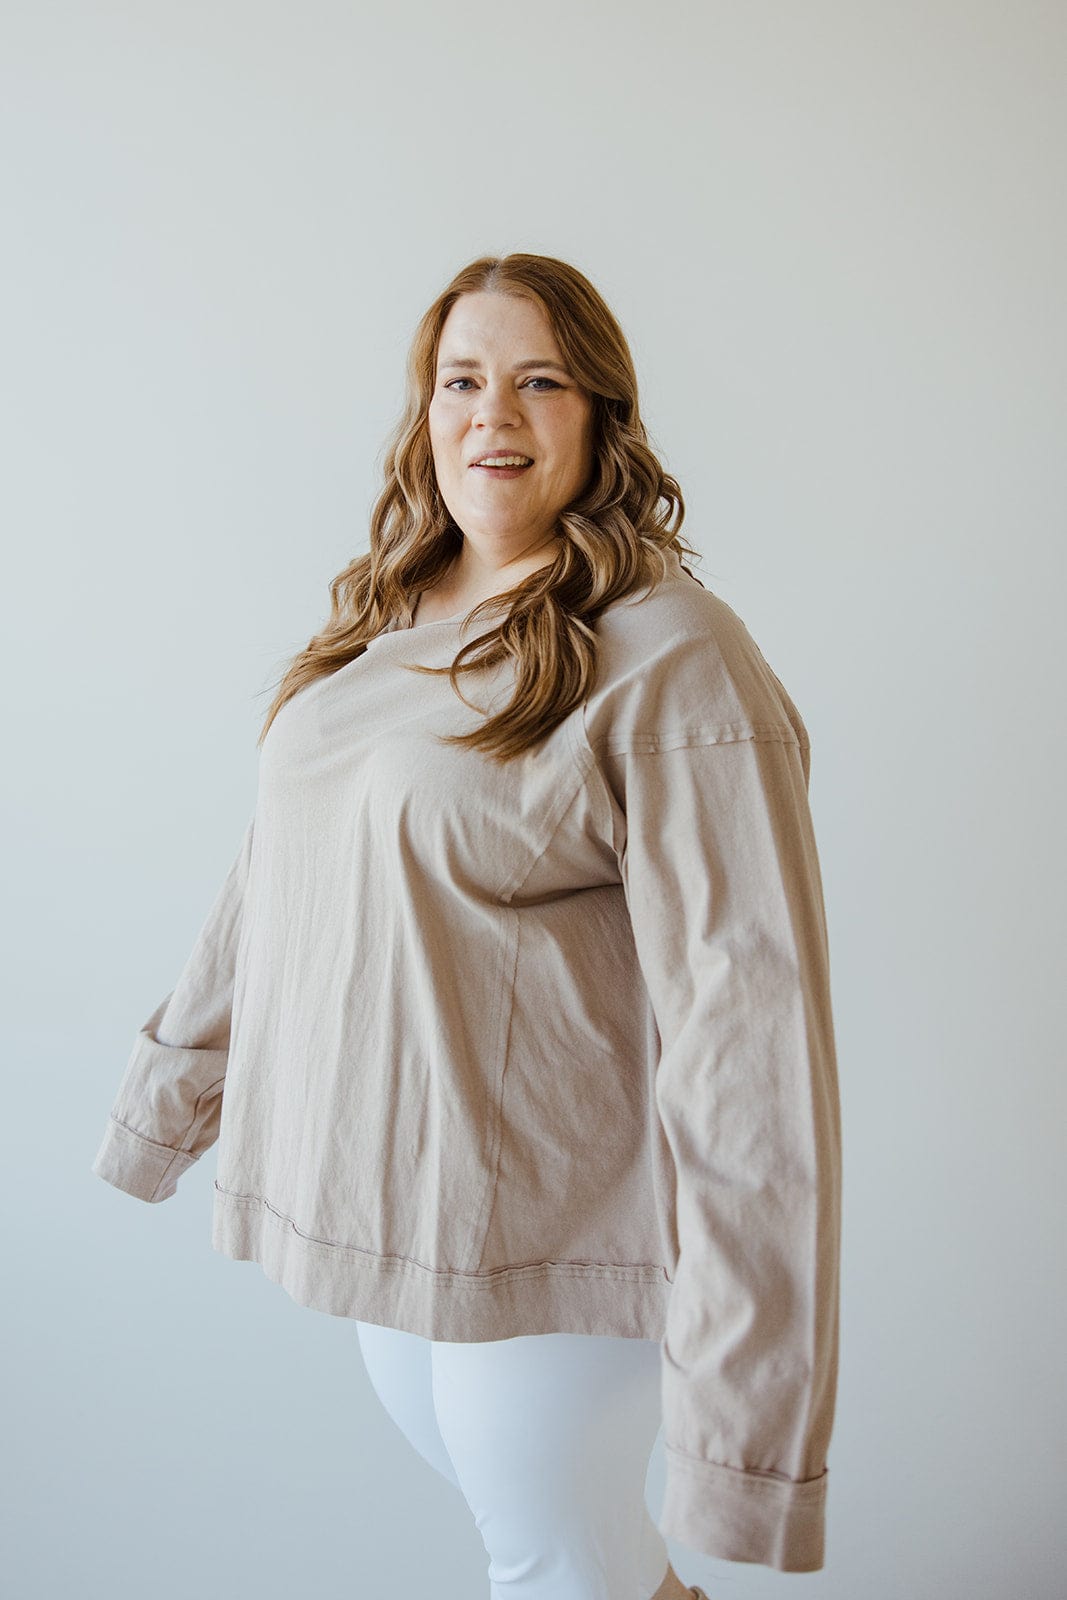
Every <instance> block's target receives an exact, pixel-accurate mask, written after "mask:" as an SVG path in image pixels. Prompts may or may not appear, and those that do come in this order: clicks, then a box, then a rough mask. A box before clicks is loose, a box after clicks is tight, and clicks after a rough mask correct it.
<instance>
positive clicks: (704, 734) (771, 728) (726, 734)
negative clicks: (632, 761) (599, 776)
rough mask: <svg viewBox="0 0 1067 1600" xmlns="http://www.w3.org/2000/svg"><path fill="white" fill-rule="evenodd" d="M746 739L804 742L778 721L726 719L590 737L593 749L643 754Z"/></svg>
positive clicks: (738, 742) (618, 753)
mask: <svg viewBox="0 0 1067 1600" xmlns="http://www.w3.org/2000/svg"><path fill="white" fill-rule="evenodd" d="M749 740H753V741H754V740H764V741H767V740H770V741H775V742H777V743H780V744H795V745H798V746H799V745H801V744H802V743H803V744H805V745H806V744H808V743H809V741H808V740H807V739H805V740H803V741H802V740H800V739H799V738H798V737H797V733H796V730H795V729H794V728H791V727H783V725H782V724H781V723H780V722H727V723H720V724H719V725H718V726H717V727H715V728H691V729H680V730H679V731H678V732H675V733H643V734H642V733H637V734H632V735H631V736H630V737H629V738H625V737H623V736H622V735H621V734H620V735H613V734H610V733H605V734H601V736H600V738H599V739H594V740H591V741H590V743H589V748H590V749H591V750H593V751H598V750H610V751H612V752H613V753H614V754H616V755H626V754H630V753H633V754H644V753H647V752H655V751H657V750H685V749H691V748H695V747H698V746H702V745H711V744H742V743H744V742H746V741H749Z"/></svg>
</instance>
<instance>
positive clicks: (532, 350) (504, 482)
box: [427, 292, 593, 565]
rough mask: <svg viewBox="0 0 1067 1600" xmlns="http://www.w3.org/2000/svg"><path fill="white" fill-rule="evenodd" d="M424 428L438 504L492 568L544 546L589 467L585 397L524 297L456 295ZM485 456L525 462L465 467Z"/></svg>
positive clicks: (539, 313)
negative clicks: (516, 468) (525, 461)
mask: <svg viewBox="0 0 1067 1600" xmlns="http://www.w3.org/2000/svg"><path fill="white" fill-rule="evenodd" d="M427 421H428V425H429V433H430V445H431V449H432V451H433V460H434V468H435V470H436V473H437V483H438V487H439V489H440V492H441V496H442V498H443V500H444V503H445V505H446V506H447V507H448V510H449V513H450V514H451V516H452V518H453V520H454V521H455V523H456V525H457V527H459V528H460V529H461V530H462V532H463V533H464V534H465V535H466V537H467V538H468V539H469V540H470V541H471V542H472V544H473V545H474V546H475V547H476V548H478V550H479V552H480V553H481V554H482V555H484V556H487V557H488V558H489V559H491V560H492V561H493V563H494V564H495V565H500V564H504V563H506V562H508V561H512V560H515V559H517V558H519V557H521V556H523V555H525V554H527V553H530V552H534V551H536V550H537V549H538V547H543V546H544V545H545V544H546V542H547V541H548V540H550V539H552V538H553V537H554V535H555V527H556V518H557V516H558V515H559V512H560V511H561V510H562V509H563V508H564V506H567V505H569V504H570V502H571V501H572V500H574V499H575V497H576V496H577V495H578V494H579V493H580V492H581V491H582V489H584V488H585V486H586V484H587V482H588V480H589V477H590V474H591V472H592V469H593V406H592V400H591V398H590V396H589V394H588V392H587V391H586V390H584V389H582V388H580V387H579V386H578V384H577V383H576V382H575V380H574V378H573V377H572V376H571V374H570V373H569V372H568V371H567V370H566V368H565V367H564V363H563V356H562V354H561V353H560V350H559V346H558V345H557V344H556V341H555V338H554V337H553V334H552V330H551V327H550V325H549V321H548V318H547V316H546V314H545V312H544V310H543V308H542V307H541V306H540V305H539V304H538V303H537V302H535V301H532V300H527V299H520V298H517V297H515V296H512V295H505V294H496V293H490V292H479V293H476V294H465V295H461V296H460V298H459V299H458V300H457V301H456V302H455V304H454V305H453V306H452V309H451V310H450V312H449V313H448V316H447V318H446V319H445V324H444V327H443V328H442V330H441V338H440V342H439V348H438V355H437V373H436V378H435V383H434V393H433V399H432V400H431V402H430V409H429V412H428V416H427ZM487 453H491V454H494V455H497V454H500V455H524V456H529V457H530V458H532V463H533V464H532V465H531V466H528V467H526V468H524V469H523V471H521V472H519V473H509V472H501V471H494V469H493V468H491V467H476V466H473V465H472V462H473V461H474V460H475V459H476V458H477V457H479V456H483V455H485V454H487Z"/></svg>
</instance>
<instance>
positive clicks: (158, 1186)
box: [91, 1117, 197, 1201]
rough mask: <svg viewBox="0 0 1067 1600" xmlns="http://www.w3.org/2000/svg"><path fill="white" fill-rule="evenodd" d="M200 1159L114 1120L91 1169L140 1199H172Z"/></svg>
mask: <svg viewBox="0 0 1067 1600" xmlns="http://www.w3.org/2000/svg"><path fill="white" fill-rule="evenodd" d="M196 1160H197V1157H196V1156H194V1155H190V1153H189V1152H188V1150H171V1149H169V1148H168V1147H167V1146H166V1145H162V1144H156V1143H154V1141H153V1140H151V1139H146V1138H144V1136H143V1135H142V1134H139V1133H134V1131H133V1129H132V1128H127V1127H126V1126H125V1125H124V1124H123V1123H121V1122H116V1121H115V1118H114V1117H111V1118H110V1119H109V1121H108V1125H107V1131H106V1132H105V1134H104V1138H103V1141H102V1143H101V1145H100V1148H99V1150H98V1151H97V1152H96V1158H95V1160H94V1161H93V1165H92V1169H91V1170H92V1171H93V1172H95V1173H96V1175H97V1177H98V1178H103V1179H104V1182H105V1183H110V1184H112V1185H113V1186H114V1187H115V1188H116V1189H122V1190H124V1191H125V1193H126V1194H132V1195H133V1196H134V1198H135V1199H137V1200H149V1201H157V1200H167V1199H169V1198H170V1196H171V1195H172V1194H173V1193H174V1191H175V1189H176V1188H177V1186H178V1179H179V1178H180V1177H181V1175H182V1173H183V1172H184V1171H185V1170H186V1168H187V1167H191V1166H192V1165H193V1162H194V1161H196Z"/></svg>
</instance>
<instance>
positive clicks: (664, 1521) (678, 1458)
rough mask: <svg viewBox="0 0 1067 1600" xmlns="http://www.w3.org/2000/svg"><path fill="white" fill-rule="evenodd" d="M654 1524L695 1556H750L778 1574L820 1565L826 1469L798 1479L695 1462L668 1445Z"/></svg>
mask: <svg viewBox="0 0 1067 1600" xmlns="http://www.w3.org/2000/svg"><path fill="white" fill-rule="evenodd" d="M665 1453H666V1461H667V1487H666V1491H665V1494H664V1499H663V1509H662V1511H661V1513H660V1519H659V1529H660V1532H661V1533H662V1534H663V1536H664V1538H666V1539H678V1540H679V1541H680V1542H681V1543H682V1544H684V1545H686V1546H687V1547H688V1548H689V1549H690V1550H695V1551H697V1552H698V1553H699V1554H700V1555H705V1556H713V1557H715V1558H717V1559H719V1560H723V1561H755V1562H759V1563H761V1564H762V1565H763V1566H767V1567H774V1568H775V1569H776V1570H777V1571H779V1572H818V1571H819V1570H820V1569H821V1568H822V1567H823V1566H824V1565H825V1526H826V1488H827V1479H828V1472H827V1471H823V1472H822V1474H821V1475H820V1476H819V1477H818V1478H807V1479H805V1480H803V1481H796V1480H793V1479H790V1478H784V1477H778V1476H776V1475H775V1474H773V1473H769V1472H742V1471H740V1470H738V1469H737V1468H736V1467H727V1466H721V1465H718V1464H717V1463H715V1462H711V1461H698V1460H696V1459H694V1457H692V1456H687V1455H683V1454H682V1453H681V1452H680V1451H678V1450H675V1449H673V1448H672V1446H670V1445H667V1446H666V1452H665Z"/></svg>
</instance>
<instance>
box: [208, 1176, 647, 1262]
mask: <svg viewBox="0 0 1067 1600" xmlns="http://www.w3.org/2000/svg"><path fill="white" fill-rule="evenodd" d="M214 1188H215V1192H216V1194H217V1195H218V1196H219V1197H220V1198H221V1199H222V1200H223V1201H224V1202H225V1203H226V1204H231V1205H235V1206H243V1207H245V1208H246V1209H249V1208H253V1207H255V1208H258V1209H260V1210H262V1211H263V1212H265V1213H266V1215H267V1218H268V1219H269V1220H270V1221H271V1222H273V1223H275V1224H276V1225H278V1226H280V1227H284V1228H287V1229H289V1230H290V1231H291V1232H292V1233H293V1234H295V1236H296V1238H297V1239H298V1240H299V1241H300V1244H301V1246H302V1247H304V1248H305V1249H307V1250H309V1251H314V1252H315V1253H316V1254H318V1255H321V1256H323V1257H324V1258H328V1257H330V1256H336V1255H337V1254H338V1253H339V1252H340V1253H341V1254H343V1255H349V1256H362V1257H363V1258H365V1261H366V1263H367V1264H368V1265H371V1264H373V1265H374V1266H376V1267H380V1268H382V1269H383V1270H385V1271H388V1272H400V1273H405V1274H407V1275H409V1276H412V1277H414V1276H416V1275H420V1274H424V1273H428V1274H429V1275H430V1276H431V1277H434V1278H437V1279H438V1280H439V1281H440V1284H441V1286H443V1287H444V1288H446V1289H487V1288H491V1287H492V1286H493V1285H494V1284H499V1283H507V1282H509V1281H510V1280H511V1279H512V1278H521V1279H525V1278H547V1277H551V1276H554V1275H558V1276H562V1277H603V1278H620V1279H623V1280H625V1281H629V1282H635V1283H637V1282H640V1281H641V1280H642V1279H643V1278H648V1277H655V1278H659V1279H662V1281H663V1282H664V1283H666V1284H669V1282H670V1280H669V1279H668V1277H667V1273H666V1269H665V1268H664V1267H662V1266H659V1265H657V1264H655V1263H653V1262H633V1263H629V1264H627V1265H612V1264H610V1263H608V1262H601V1261H541V1262H531V1263H530V1264H529V1265H527V1266H519V1267H497V1268H494V1270H493V1271H492V1272H463V1271H459V1270H457V1269H455V1268H452V1267H431V1266H429V1265H428V1264H427V1263H426V1262H424V1261H417V1260H416V1259H415V1258H414V1257H413V1256H383V1255H379V1254H378V1252H377V1251H375V1250H364V1249H362V1248H361V1247H360V1246H359V1245H350V1244H341V1243H339V1242H337V1241H334V1240H330V1239H316V1238H315V1237H314V1236H313V1235H312V1234H309V1233H304V1232H303V1231H302V1230H301V1229H300V1228H298V1227H297V1225H296V1223H295V1222H294V1221H293V1219H292V1217H289V1216H286V1214H285V1213H284V1212H283V1211H279V1210H278V1209H277V1208H276V1207H275V1206H272V1205H271V1203H270V1201H269V1200H264V1199H263V1198H262V1196H261V1195H255V1194H238V1193H236V1191H234V1190H232V1189H224V1188H223V1187H222V1185H221V1184H220V1183H219V1181H218V1179H216V1180H215V1184H214Z"/></svg>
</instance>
